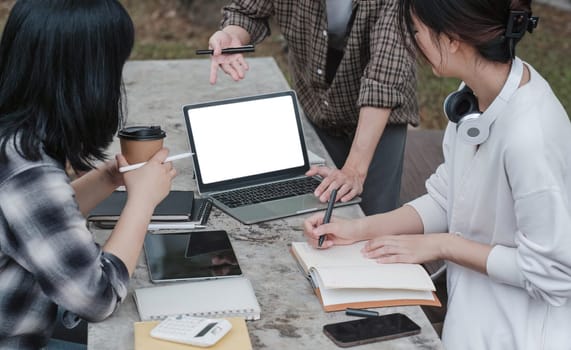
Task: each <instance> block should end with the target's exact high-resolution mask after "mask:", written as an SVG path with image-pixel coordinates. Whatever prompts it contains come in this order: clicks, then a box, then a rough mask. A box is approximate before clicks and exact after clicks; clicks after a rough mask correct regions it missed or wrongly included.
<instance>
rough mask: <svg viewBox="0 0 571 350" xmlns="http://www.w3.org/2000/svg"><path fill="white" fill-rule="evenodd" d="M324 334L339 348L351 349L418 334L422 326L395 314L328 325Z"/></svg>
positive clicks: (324, 328)
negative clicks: (350, 347) (356, 346)
mask: <svg viewBox="0 0 571 350" xmlns="http://www.w3.org/2000/svg"><path fill="white" fill-rule="evenodd" d="M323 332H324V333H325V335H326V336H328V337H329V338H330V339H331V340H332V341H333V342H334V343H335V344H337V345H338V346H341V347H349V346H355V345H361V344H367V343H372V342H376V341H380V340H388V339H395V338H400V337H406V336H409V335H414V334H418V333H420V326H419V325H417V324H416V323H414V321H412V320H411V319H410V318H408V317H407V316H406V315H403V314H400V313H394V314H388V315H382V316H377V317H367V318H361V319H358V320H353V321H346V322H339V323H332V324H327V325H325V326H323Z"/></svg>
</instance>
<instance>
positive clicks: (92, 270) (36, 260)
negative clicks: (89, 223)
mask: <svg viewBox="0 0 571 350" xmlns="http://www.w3.org/2000/svg"><path fill="white" fill-rule="evenodd" d="M8 157H9V162H8V163H0V349H37V348H40V347H42V346H44V345H45V343H46V342H47V341H48V339H49V337H50V335H51V332H52V329H53V326H54V322H55V318H56V309H57V307H56V304H58V305H60V306H61V307H62V308H64V309H67V310H69V311H71V312H74V313H75V314H77V315H79V316H81V317H82V318H84V319H86V320H88V321H98V320H102V319H104V318H106V317H107V316H109V315H110V314H111V313H112V312H113V311H114V310H115V308H116V307H117V306H118V305H119V303H120V302H121V301H122V300H123V298H125V296H126V295H127V283H128V281H129V274H128V272H127V268H126V267H125V265H124V264H123V262H122V261H121V260H119V259H118V258H117V257H115V256H113V255H111V254H107V253H103V252H102V251H101V248H100V247H99V246H98V245H97V244H96V243H95V242H94V241H93V238H92V236H91V233H90V232H89V230H88V229H87V227H86V224H85V218H84V217H83V216H82V214H81V212H80V211H79V207H78V205H77V203H76V201H75V198H74V191H73V189H72V187H71V185H70V183H69V179H68V177H67V175H66V173H65V171H64V169H63V168H62V166H61V165H59V164H57V163H56V162H55V161H54V160H52V159H50V158H47V157H46V158H45V160H42V161H38V162H30V161H27V160H25V159H23V158H22V157H21V156H19V155H18V154H17V153H16V152H15V151H14V149H13V147H8Z"/></svg>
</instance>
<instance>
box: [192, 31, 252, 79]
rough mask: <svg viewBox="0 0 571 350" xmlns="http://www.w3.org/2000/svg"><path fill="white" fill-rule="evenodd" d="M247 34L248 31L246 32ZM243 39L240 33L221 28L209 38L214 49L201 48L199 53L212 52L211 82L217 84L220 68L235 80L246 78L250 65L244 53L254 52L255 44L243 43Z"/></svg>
mask: <svg viewBox="0 0 571 350" xmlns="http://www.w3.org/2000/svg"><path fill="white" fill-rule="evenodd" d="M245 34H247V32H245ZM243 40H247V39H246V38H242V37H241V36H240V35H239V34H236V33H228V32H226V31H224V30H219V31H217V32H215V33H214V34H212V36H211V37H210V39H209V40H208V45H209V46H210V48H211V49H212V53H211V54H210V50H201V51H200V53H199V52H197V54H210V55H211V56H210V61H211V62H210V84H216V79H217V75H218V69H219V68H220V69H221V70H222V71H223V72H224V73H226V74H228V75H229V76H231V77H232V79H233V80H234V81H239V80H241V79H244V77H245V76H246V71H248V69H249V67H248V64H247V63H246V61H245V60H244V56H243V55H242V53H244V52H253V51H254V46H253V45H243V42H245V41H243Z"/></svg>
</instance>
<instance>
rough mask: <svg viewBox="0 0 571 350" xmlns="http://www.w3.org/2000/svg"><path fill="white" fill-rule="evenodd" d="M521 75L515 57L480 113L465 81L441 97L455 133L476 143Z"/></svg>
mask: <svg viewBox="0 0 571 350" xmlns="http://www.w3.org/2000/svg"><path fill="white" fill-rule="evenodd" d="M522 75H523V62H522V61H521V60H520V59H519V58H518V57H515V58H514V59H513V61H512V67H511V69H510V74H509V75H508V78H507V80H506V82H505V84H504V86H503V87H502V90H501V91H500V93H499V95H498V96H497V97H496V98H495V99H494V101H493V102H492V104H491V105H490V106H489V107H488V109H486V110H485V111H484V112H483V113H482V112H480V110H479V108H478V99H477V98H476V95H474V92H473V91H472V89H470V87H468V85H466V84H465V83H462V84H460V88H459V89H458V90H457V91H455V92H453V93H451V94H450V95H448V97H446V99H445V100H444V114H446V117H448V119H449V120H450V121H451V122H453V123H455V124H456V132H457V134H458V135H459V137H460V138H461V139H462V140H463V141H465V142H466V143H468V144H471V145H480V144H482V143H484V142H485V141H486V140H487V139H488V136H489V135H490V127H491V126H492V124H493V123H494V121H495V120H496V118H497V117H498V115H500V114H501V113H502V112H503V110H504V108H505V107H506V106H507V104H508V101H509V99H510V98H511V97H512V96H513V94H514V93H515V92H516V90H517V88H518V87H519V83H520V81H521V77H522Z"/></svg>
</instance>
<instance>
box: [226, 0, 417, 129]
mask: <svg viewBox="0 0 571 350" xmlns="http://www.w3.org/2000/svg"><path fill="white" fill-rule="evenodd" d="M397 5H398V0H353V17H354V19H353V20H352V23H353V24H352V26H351V28H350V32H349V35H348V38H347V43H346V45H345V53H344V56H343V59H342V61H341V63H340V65H339V67H338V69H337V74H336V75H335V78H334V79H333V80H332V82H331V84H329V83H328V82H327V79H326V74H325V73H326V62H327V51H328V33H327V18H326V17H327V10H326V4H325V0H233V1H232V3H231V4H230V5H228V6H226V7H224V9H223V14H224V19H223V20H222V23H221V26H222V27H225V26H228V25H237V26H240V27H242V28H244V29H246V30H247V31H248V32H249V33H250V35H251V38H252V42H254V43H259V42H260V41H262V40H263V39H264V38H265V37H266V36H268V35H269V34H270V27H269V22H268V19H269V17H270V16H274V17H275V19H276V20H277V23H278V24H279V26H280V30H281V33H282V34H283V36H284V37H285V40H286V42H287V44H288V49H289V61H290V66H291V73H292V80H293V84H294V87H295V89H296V91H297V93H298V95H299V100H300V103H301V105H302V107H303V109H304V111H305V113H306V115H307V117H308V118H309V119H311V120H312V121H313V123H315V124H316V125H317V126H319V127H320V128H323V129H326V130H329V131H330V132H331V133H334V134H335V133H337V134H352V133H354V131H355V128H356V126H357V122H358V119H359V109H360V108H361V107H363V106H370V107H377V108H390V109H392V112H391V115H390V119H389V123H392V124H407V123H410V124H413V125H417V124H418V122H419V116H418V107H417V102H416V70H415V67H416V65H415V61H414V58H413V57H411V56H410V54H409V53H408V52H407V50H406V47H405V43H404V41H403V40H402V38H401V35H400V34H399V28H398V9H397Z"/></svg>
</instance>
